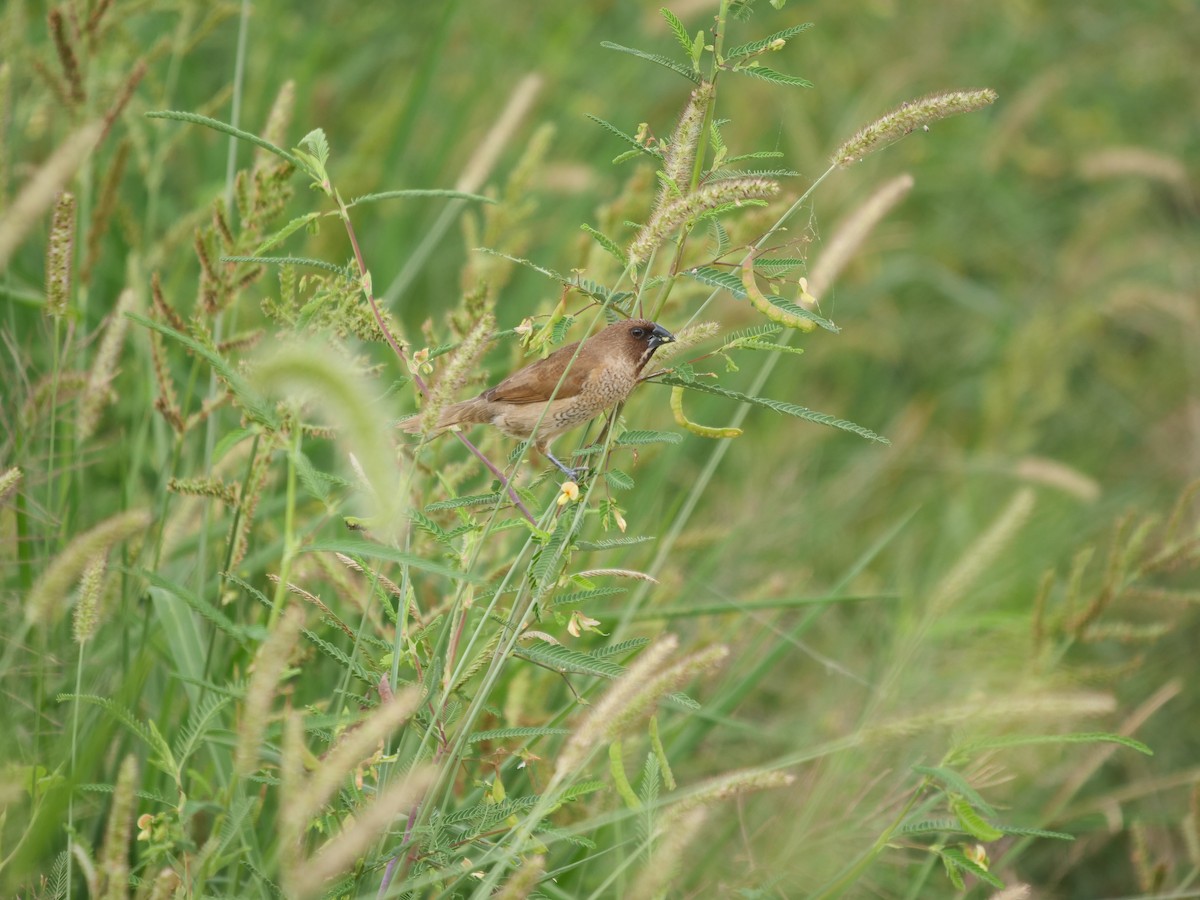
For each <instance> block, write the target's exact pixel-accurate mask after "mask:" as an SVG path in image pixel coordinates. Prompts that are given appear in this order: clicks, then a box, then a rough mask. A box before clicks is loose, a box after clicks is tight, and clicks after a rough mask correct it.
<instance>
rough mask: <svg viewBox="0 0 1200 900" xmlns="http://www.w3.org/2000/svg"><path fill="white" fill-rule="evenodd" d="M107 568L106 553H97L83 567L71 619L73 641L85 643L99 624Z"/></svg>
mask: <svg viewBox="0 0 1200 900" xmlns="http://www.w3.org/2000/svg"><path fill="white" fill-rule="evenodd" d="M107 570H108V554H107V553H97V554H96V555H95V556H93V557H92V558H91V560H90V561H89V562H88V564H87V565H86V566H85V567H84V570H83V577H82V578H80V579H79V600H78V601H77V602H76V604H75V615H74V619H73V621H72V625H73V633H74V637H75V643H77V644H86V643H87V642H88V641H89V640H91V639H92V636H93V635H94V634H95V633H96V628H97V626H98V625H99V624H100V601H101V600H102V599H103V597H104V575H105V572H106V571H107Z"/></svg>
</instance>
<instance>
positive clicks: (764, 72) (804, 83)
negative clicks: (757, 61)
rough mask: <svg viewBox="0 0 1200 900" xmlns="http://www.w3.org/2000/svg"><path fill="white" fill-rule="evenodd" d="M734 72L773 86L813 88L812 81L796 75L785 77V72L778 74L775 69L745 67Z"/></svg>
mask: <svg viewBox="0 0 1200 900" xmlns="http://www.w3.org/2000/svg"><path fill="white" fill-rule="evenodd" d="M733 71H735V72H737V73H739V74H741V75H749V76H750V77H751V78H759V79H762V80H763V81H770V82H772V83H773V84H785V85H787V86H788V87H806V88H810V87H812V86H813V83H812V82H811V81H808V80H806V79H804V78H800V77H798V76H796V75H785V74H783V72H776V71H775V70H774V69H768V68H767V67H766V66H744V67H742V68H739V69H734V70H733Z"/></svg>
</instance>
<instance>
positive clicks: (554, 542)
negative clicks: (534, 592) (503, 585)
mask: <svg viewBox="0 0 1200 900" xmlns="http://www.w3.org/2000/svg"><path fill="white" fill-rule="evenodd" d="M571 530H572V518H571V517H570V516H563V517H562V518H561V519H559V522H558V525H557V526H555V529H554V533H553V534H551V535H550V540H548V541H547V542H546V543H545V545H544V546H543V547H542V548H541V549H540V550H539V551H537V554H536V555H535V557H534V560H533V564H532V565H531V566H530V567H529V576H530V577H531V578H532V579H533V580H534V582H535V583H536V584H537V586H538V595H539V596H540V595H541V594H544V593H545V592H546V591H547V590H548V589H549V588H550V587H551V586H552V584H553V582H554V581H555V579H556V578H557V576H558V570H559V568H560V567H561V566H562V563H563V559H564V556H565V554H564V548H565V547H566V545H567V540H568V538H569V537H570V535H571Z"/></svg>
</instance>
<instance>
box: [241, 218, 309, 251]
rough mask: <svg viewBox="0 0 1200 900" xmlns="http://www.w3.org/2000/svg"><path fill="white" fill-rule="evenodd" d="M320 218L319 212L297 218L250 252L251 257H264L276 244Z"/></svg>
mask: <svg viewBox="0 0 1200 900" xmlns="http://www.w3.org/2000/svg"><path fill="white" fill-rule="evenodd" d="M320 217H321V213H319V212H311V213H307V214H305V215H303V216H297V217H296V218H294V219H292V221H290V222H288V223H287V224H286V225H284V226H283V227H282V228H280V229H279V230H278V231H277V232H275V233H274V234H273V235H271V236H270V237H269V238H267V239H266V240H265V241H263V242H262V243H261V244H259V245H258V246H257V247H255V248H254V249H253V250H252V251H251V252H250V255H251V256H260V255H262V254H263V253H265V252H266V251H267V250H270V249H271V248H272V247H274V246H275V245H276V244H278V243H280V242H281V241H283V240H284V239H285V238H288V237H290V236H291V235H293V234H295V233H296V232H297V231H299V230H300V229H301V228H304V227H305V226H306V225H308V223H309V222H315V221H316V220H317V219H319V218H320Z"/></svg>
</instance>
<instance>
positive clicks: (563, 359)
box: [483, 342, 591, 403]
mask: <svg viewBox="0 0 1200 900" xmlns="http://www.w3.org/2000/svg"><path fill="white" fill-rule="evenodd" d="M577 346H578V342H576V343H575V344H568V345H567V346H565V347H560V348H559V349H558V350H555V351H554V352H553V353H551V354H550V355H549V356H547V357H546V358H545V359H539V360H538V361H537V362H533V363H530V364H529V365H527V366H526V367H525V368H523V369H518V370H517V371H516V372H513V373H512V374H511V375H509V376H508V377H507V378H505V379H504V380H503V381H502V382H500V383H499V384H498V385H496V386H495V387H494V388H491V389H490V390H487V391H484V393H483V396H484V398H485V399H487V400H500V401H503V402H505V403H545V402H546V401H547V400H549V399H550V395H551V394H554V398H555V399H556V400H566V399H567V398H569V397H574V396H575V395H576V394H578V393H579V392H580V391H581V390H583V385H584V382H585V381H587V377H588V374H589V372H590V371H591V367H590V366H589V365H588V364H587V362H588V360H587V356H588V354H587V348H586V347H585V348H584V350H583V351H582V352H581V353H580V354H579V356H578V357H575V349H576V347H577ZM573 357H574V358H575V363H574V364H573V365H571V369H570V371H567V366H568V364H570V363H571V359H572V358H573ZM563 372H567V375H566V378H563ZM560 379H562V384H561V385H559V383H558V382H559V380H560ZM556 386H557V387H558V391H557V392H556V391H555V390H554V388H555V387H556Z"/></svg>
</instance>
